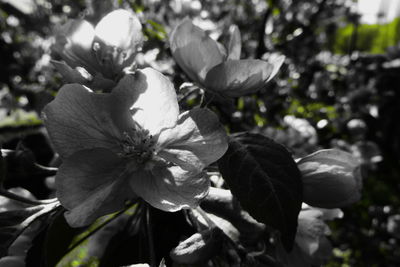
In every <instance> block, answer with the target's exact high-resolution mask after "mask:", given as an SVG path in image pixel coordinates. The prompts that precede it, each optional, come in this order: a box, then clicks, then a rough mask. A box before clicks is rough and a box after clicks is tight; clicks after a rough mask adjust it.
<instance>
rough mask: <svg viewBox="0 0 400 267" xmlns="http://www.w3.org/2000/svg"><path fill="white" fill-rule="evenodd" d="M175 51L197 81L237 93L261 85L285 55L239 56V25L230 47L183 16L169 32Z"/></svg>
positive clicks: (216, 90) (215, 89) (218, 91)
mask: <svg viewBox="0 0 400 267" xmlns="http://www.w3.org/2000/svg"><path fill="white" fill-rule="evenodd" d="M169 40H170V47H171V52H172V55H173V57H174V59H175V61H176V62H177V63H178V65H179V66H180V67H181V68H182V69H183V70H184V71H185V73H186V74H187V75H188V76H189V77H190V78H191V79H192V80H193V81H194V82H197V83H199V84H200V85H201V86H203V87H204V88H205V89H206V90H210V91H212V92H214V93H216V94H220V95H223V96H228V97H237V96H241V95H244V94H249V93H254V92H256V91H258V90H259V89H261V88H262V87H263V86H264V85H265V84H266V83H267V82H268V81H269V80H271V79H272V78H273V77H274V76H275V74H276V73H277V72H278V70H279V68H280V66H281V65H282V63H283V61H284V57H283V56H279V57H276V58H274V59H271V62H267V61H263V60H257V59H243V60H240V51H241V37H240V33H239V30H238V28H237V27H236V26H234V27H233V28H232V29H231V39H230V41H229V45H228V48H227V55H226V52H225V48H223V47H222V46H221V45H220V44H219V43H217V42H216V41H214V40H213V39H211V38H210V37H209V36H207V35H206V33H205V32H204V31H203V30H202V29H200V28H199V27H196V26H194V25H193V23H192V22H191V21H190V20H189V19H187V18H186V19H184V20H183V21H182V22H181V23H180V24H179V25H177V26H176V27H175V29H174V30H173V32H172V33H171V35H170V39H169Z"/></svg>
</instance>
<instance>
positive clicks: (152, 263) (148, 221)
mask: <svg viewBox="0 0 400 267" xmlns="http://www.w3.org/2000/svg"><path fill="white" fill-rule="evenodd" d="M146 205H147V204H146ZM146 230H147V239H148V241H149V253H150V266H151V267H157V262H156V254H155V252H154V239H153V230H152V228H151V218H150V207H149V206H148V205H147V208H146Z"/></svg>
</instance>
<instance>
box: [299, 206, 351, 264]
mask: <svg viewBox="0 0 400 267" xmlns="http://www.w3.org/2000/svg"><path fill="white" fill-rule="evenodd" d="M341 217H343V212H342V211H341V210H340V209H318V208H313V207H310V206H307V205H303V209H302V210H301V211H300V213H299V218H298V228H297V233H296V238H295V242H296V245H297V247H296V248H298V249H299V252H300V254H302V258H303V260H305V262H307V263H309V265H312V266H314V265H315V266H321V265H322V264H323V263H324V262H325V261H326V260H327V259H328V258H329V257H330V256H331V254H332V246H331V244H330V241H329V240H328V239H327V238H326V235H330V233H331V231H330V229H329V227H328V225H327V224H326V223H325V221H330V220H333V219H335V218H341ZM294 266H297V265H294Z"/></svg>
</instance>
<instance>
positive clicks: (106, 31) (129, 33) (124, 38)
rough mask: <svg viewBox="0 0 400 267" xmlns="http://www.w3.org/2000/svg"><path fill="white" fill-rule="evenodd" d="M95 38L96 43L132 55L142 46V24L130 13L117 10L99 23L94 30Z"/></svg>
mask: <svg viewBox="0 0 400 267" xmlns="http://www.w3.org/2000/svg"><path fill="white" fill-rule="evenodd" d="M116 29H118V30H116ZM95 36H96V37H95V39H96V41H101V42H103V43H104V44H106V45H109V46H115V47H118V48H120V49H122V50H124V51H125V52H127V54H132V53H135V52H136V49H137V48H138V47H140V46H141V45H142V42H143V34H142V24H140V21H139V19H138V18H137V17H136V16H135V14H133V13H132V12H129V11H127V10H124V9H117V10H114V11H112V12H110V13H108V14H107V15H106V16H104V17H103V18H102V19H101V20H100V21H99V23H98V24H97V25H96V28H95Z"/></svg>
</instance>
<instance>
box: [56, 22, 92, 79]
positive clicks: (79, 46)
mask: <svg viewBox="0 0 400 267" xmlns="http://www.w3.org/2000/svg"><path fill="white" fill-rule="evenodd" d="M93 40H94V28H93V26H92V24H90V23H89V22H87V21H86V20H82V19H74V20H69V21H68V22H67V23H66V24H64V25H62V26H61V27H60V29H59V30H58V31H57V34H56V42H55V45H54V46H53V49H54V50H55V51H56V52H57V53H58V54H59V55H60V56H61V57H62V58H63V59H64V60H65V61H66V62H67V63H68V65H70V66H71V67H79V66H80V67H84V68H85V69H87V70H88V71H89V72H90V73H91V74H94V73H95V72H96V70H97V69H98V64H97V60H96V58H95V56H94V52H93V49H92V45H93Z"/></svg>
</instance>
